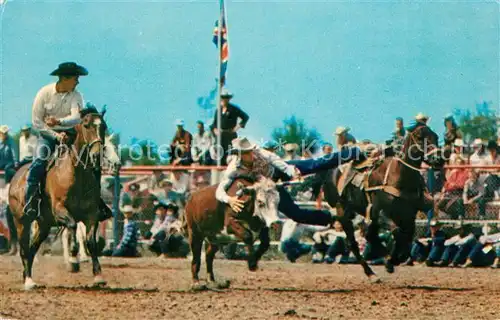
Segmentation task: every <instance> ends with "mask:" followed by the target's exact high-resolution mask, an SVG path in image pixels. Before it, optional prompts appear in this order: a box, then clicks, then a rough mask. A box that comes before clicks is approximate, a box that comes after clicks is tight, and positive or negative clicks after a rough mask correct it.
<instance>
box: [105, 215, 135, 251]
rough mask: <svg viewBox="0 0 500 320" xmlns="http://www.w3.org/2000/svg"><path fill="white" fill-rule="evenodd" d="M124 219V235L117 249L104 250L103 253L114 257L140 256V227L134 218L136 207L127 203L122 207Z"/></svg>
mask: <svg viewBox="0 0 500 320" xmlns="http://www.w3.org/2000/svg"><path fill="white" fill-rule="evenodd" d="M121 211H122V213H123V216H124V217H125V220H124V227H123V236H122V238H121V240H120V243H119V244H118V245H117V246H116V247H115V249H114V250H113V251H112V252H110V251H109V250H108V251H106V252H104V253H103V255H111V256H113V257H138V256H139V252H138V251H137V243H138V241H139V227H138V226H137V222H136V221H135V220H134V208H133V207H132V206H131V205H126V206H124V207H122V208H121Z"/></svg>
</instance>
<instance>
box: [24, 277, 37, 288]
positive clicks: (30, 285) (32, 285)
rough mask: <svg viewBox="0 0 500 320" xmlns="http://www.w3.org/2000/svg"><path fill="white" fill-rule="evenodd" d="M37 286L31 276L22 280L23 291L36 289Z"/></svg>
mask: <svg viewBox="0 0 500 320" xmlns="http://www.w3.org/2000/svg"><path fill="white" fill-rule="evenodd" d="M37 286H38V285H37V284H36V283H35V282H34V281H33V279H31V278H26V280H25V281H24V290H25V291H30V290H33V289H36V287H37Z"/></svg>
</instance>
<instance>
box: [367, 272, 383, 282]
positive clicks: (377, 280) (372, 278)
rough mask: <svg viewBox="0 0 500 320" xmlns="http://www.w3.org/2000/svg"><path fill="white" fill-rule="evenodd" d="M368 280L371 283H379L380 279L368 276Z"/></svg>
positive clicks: (373, 275)
mask: <svg viewBox="0 0 500 320" xmlns="http://www.w3.org/2000/svg"><path fill="white" fill-rule="evenodd" d="M368 279H369V280H370V282H371V283H381V282H382V279H380V277H378V276H377V275H376V274H371V275H369V276H368Z"/></svg>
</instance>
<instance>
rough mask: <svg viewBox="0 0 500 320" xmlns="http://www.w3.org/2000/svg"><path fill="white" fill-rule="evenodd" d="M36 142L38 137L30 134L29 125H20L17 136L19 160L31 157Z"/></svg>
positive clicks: (28, 159)
mask: <svg viewBox="0 0 500 320" xmlns="http://www.w3.org/2000/svg"><path fill="white" fill-rule="evenodd" d="M37 143H38V137H37V136H35V135H34V134H31V128H30V127H29V126H24V127H22V128H21V137H20V138H19V159H20V160H21V162H23V161H30V160H32V159H33V156H34V155H35V151H36V145H37Z"/></svg>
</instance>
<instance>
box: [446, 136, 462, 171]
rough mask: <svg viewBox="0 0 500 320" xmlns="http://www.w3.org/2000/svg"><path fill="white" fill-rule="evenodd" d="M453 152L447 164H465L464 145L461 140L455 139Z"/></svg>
mask: <svg viewBox="0 0 500 320" xmlns="http://www.w3.org/2000/svg"><path fill="white" fill-rule="evenodd" d="M452 147H453V150H452V153H451V156H450V160H449V164H452V165H460V164H465V159H466V155H465V153H464V148H465V144H464V141H463V140H462V139H456V140H455V142H454V143H453V145H452Z"/></svg>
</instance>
